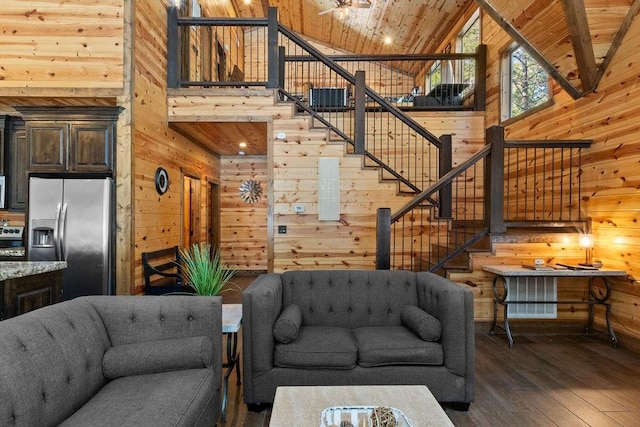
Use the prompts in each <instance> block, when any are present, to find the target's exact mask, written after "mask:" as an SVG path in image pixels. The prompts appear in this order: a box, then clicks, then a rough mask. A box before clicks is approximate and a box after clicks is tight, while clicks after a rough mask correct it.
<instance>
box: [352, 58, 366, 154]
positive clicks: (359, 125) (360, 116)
mask: <svg viewBox="0 0 640 427" xmlns="http://www.w3.org/2000/svg"><path fill="white" fill-rule="evenodd" d="M355 91H356V92H355V103H356V105H355V108H356V110H355V126H354V136H353V139H354V144H355V147H354V148H355V153H356V154H364V152H365V149H364V142H365V131H366V111H365V106H364V103H365V99H366V84H365V73H364V71H356V88H355Z"/></svg>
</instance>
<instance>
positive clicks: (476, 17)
mask: <svg viewBox="0 0 640 427" xmlns="http://www.w3.org/2000/svg"><path fill="white" fill-rule="evenodd" d="M476 24H477V25H478V44H477V45H476V49H475V50H474V51H473V52H465V51H464V48H463V46H464V37H465V36H466V35H467V34H469V31H470V30H471V28H472V27H473V26H474V25H476ZM481 43H482V22H481V20H480V9H479V8H478V9H476V11H475V12H474V13H473V14H472V15H471V17H469V19H468V20H467V22H466V23H465V24H464V25H463V26H462V28H461V29H460V31H459V32H458V35H457V36H456V52H458V53H475V52H476V51H477V47H478V46H479V45H480V44H481ZM458 68H459V69H457V70H455V74H456V77H457V78H456V80H457V81H459V82H463V83H466V81H465V77H464V66H462V67H458ZM475 79H476V76H475V64H474V72H473V78H472V79H470V80H472V81H473V84H475ZM471 86H472V85H471V84H470V85H469V87H471Z"/></svg>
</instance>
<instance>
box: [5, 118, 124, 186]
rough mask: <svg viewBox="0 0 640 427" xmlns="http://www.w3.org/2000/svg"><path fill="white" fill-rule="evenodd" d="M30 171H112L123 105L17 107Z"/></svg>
mask: <svg viewBox="0 0 640 427" xmlns="http://www.w3.org/2000/svg"><path fill="white" fill-rule="evenodd" d="M17 109H18V111H20V113H21V114H22V117H23V119H24V120H25V123H26V138H27V146H28V151H27V167H28V169H29V172H71V173H112V172H113V170H114V147H115V130H116V122H117V118H118V114H119V113H120V110H121V108H120V107H17Z"/></svg>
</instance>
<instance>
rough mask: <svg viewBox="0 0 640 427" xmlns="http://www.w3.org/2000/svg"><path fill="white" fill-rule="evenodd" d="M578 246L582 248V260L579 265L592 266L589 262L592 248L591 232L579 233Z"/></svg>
mask: <svg viewBox="0 0 640 427" xmlns="http://www.w3.org/2000/svg"><path fill="white" fill-rule="evenodd" d="M578 246H579V247H581V248H584V262H583V263H582V262H581V263H580V265H584V266H585V267H593V264H592V263H591V250H592V249H593V234H581V235H580V237H579V239H578Z"/></svg>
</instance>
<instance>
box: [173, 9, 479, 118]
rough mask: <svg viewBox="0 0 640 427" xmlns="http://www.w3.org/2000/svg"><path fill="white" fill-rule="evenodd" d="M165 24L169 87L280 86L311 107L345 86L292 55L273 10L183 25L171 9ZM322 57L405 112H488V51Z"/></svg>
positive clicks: (306, 58) (300, 54)
mask: <svg viewBox="0 0 640 427" xmlns="http://www.w3.org/2000/svg"><path fill="white" fill-rule="evenodd" d="M168 22H169V39H168V41H169V44H168V58H169V61H168V62H169V69H168V71H169V73H168V74H169V76H168V85H169V87H170V88H179V87H230V86H231V87H233V86H264V87H269V88H276V87H278V86H280V87H282V88H283V89H286V90H287V91H288V92H289V93H291V94H293V95H295V96H297V97H298V98H299V99H301V100H303V101H308V98H309V96H310V93H311V92H310V91H311V89H316V90H318V89H321V88H328V87H334V86H331V85H335V84H338V83H343V82H340V81H336V80H334V78H333V77H334V76H332V75H330V74H327V71H326V66H325V64H323V63H322V62H320V61H318V59H317V58H316V57H315V55H309V54H308V53H307V52H305V50H306V49H303V50H302V51H300V50H299V49H297V48H294V49H291V48H290V47H291V45H290V44H289V43H290V40H285V39H286V38H287V36H286V35H285V36H284V37H282V35H279V34H278V32H279V31H280V32H281V33H284V32H287V33H291V32H290V31H287V30H286V28H285V27H283V26H281V25H279V24H278V22H277V9H275V8H270V9H269V16H268V17H267V18H203V17H199V18H182V17H178V9H177V8H175V7H170V8H169V11H168ZM289 38H290V37H289ZM304 44H305V45H309V46H311V44H310V43H308V42H307V41H304ZM284 45H288V46H286V47H287V48H286V49H285V52H284V55H283V56H281V57H280V58H278V57H277V54H278V51H277V46H284ZM323 56H324V57H326V58H328V59H330V60H331V61H332V63H334V64H336V65H338V66H340V67H341V68H343V69H344V70H346V71H348V72H349V73H350V74H351V75H355V72H356V71H364V72H365V74H366V76H367V78H366V81H365V84H366V85H367V86H368V87H370V88H371V89H372V90H373V91H375V92H376V93H377V94H379V95H380V96H381V97H382V98H384V99H385V100H386V101H388V102H389V103H390V104H392V105H394V106H396V107H398V108H400V109H407V110H421V109H428V110H439V109H446V110H456V109H476V110H483V109H484V104H485V94H484V92H485V80H484V76H485V72H484V71H485V68H486V64H485V61H486V47H485V46H481V47H480V48H479V51H478V52H476V53H454V54H444V53H443V54H430V55H366V56H364V55H323ZM279 62H280V64H279ZM279 73H280V74H282V75H281V76H278V74H279ZM239 83H241V84H239ZM280 83H282V84H280ZM344 89H346V90H347V91H349V89H350V88H349V87H344ZM352 102H353V98H348V99H347V105H346V106H347V107H348V106H352V105H349V104H352Z"/></svg>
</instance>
